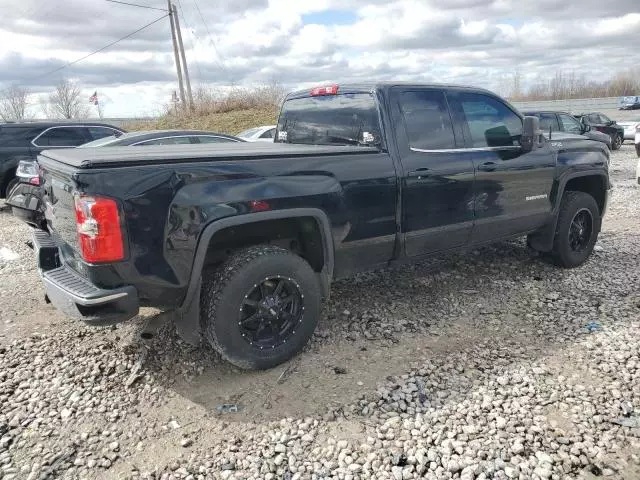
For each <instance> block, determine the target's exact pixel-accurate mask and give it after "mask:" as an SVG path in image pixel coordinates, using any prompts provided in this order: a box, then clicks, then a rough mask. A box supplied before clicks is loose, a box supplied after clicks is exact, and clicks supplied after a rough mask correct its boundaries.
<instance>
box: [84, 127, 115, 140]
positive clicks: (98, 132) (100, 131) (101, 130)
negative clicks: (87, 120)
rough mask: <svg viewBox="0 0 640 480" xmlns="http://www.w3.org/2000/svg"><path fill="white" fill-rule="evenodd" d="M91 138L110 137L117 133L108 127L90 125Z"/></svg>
mask: <svg viewBox="0 0 640 480" xmlns="http://www.w3.org/2000/svg"><path fill="white" fill-rule="evenodd" d="M88 129H89V135H91V140H99V139H101V138H104V137H110V136H112V135H113V134H115V133H117V132H116V131H115V130H113V129H111V128H107V127H88Z"/></svg>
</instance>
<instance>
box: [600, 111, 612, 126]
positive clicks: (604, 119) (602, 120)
mask: <svg viewBox="0 0 640 480" xmlns="http://www.w3.org/2000/svg"><path fill="white" fill-rule="evenodd" d="M598 116H599V117H600V123H602V124H607V123H610V122H611V119H610V118H609V117H607V116H606V115H605V114H604V113H600V114H599V115H598Z"/></svg>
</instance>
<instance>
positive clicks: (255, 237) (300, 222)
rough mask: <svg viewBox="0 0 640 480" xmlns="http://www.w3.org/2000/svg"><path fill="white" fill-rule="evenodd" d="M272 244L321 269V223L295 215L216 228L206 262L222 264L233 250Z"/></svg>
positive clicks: (317, 269)
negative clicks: (217, 229)
mask: <svg viewBox="0 0 640 480" xmlns="http://www.w3.org/2000/svg"><path fill="white" fill-rule="evenodd" d="M259 244H272V245H278V246H280V247H282V248H286V249H287V250H291V251H293V252H295V253H297V254H298V255H300V256H301V257H302V258H304V259H305V260H306V261H307V262H309V264H310V265H311V268H313V270H314V271H316V272H321V271H322V269H323V267H324V265H325V255H324V248H323V242H322V234H321V230H320V226H319V224H318V222H317V221H316V219H314V218H313V217H294V218H284V219H276V220H264V221H259V222H253V223H247V224H242V225H236V226H232V227H227V228H223V229H221V230H219V231H217V232H216V233H215V234H214V235H213V237H212V238H211V240H210V241H209V246H208V248H207V254H206V256H205V262H204V265H205V266H208V267H211V266H215V265H218V264H220V263H222V262H223V261H224V260H225V259H226V258H227V257H228V256H229V255H230V254H231V253H232V252H233V251H234V250H237V249H238V248H244V247H248V246H251V245H259Z"/></svg>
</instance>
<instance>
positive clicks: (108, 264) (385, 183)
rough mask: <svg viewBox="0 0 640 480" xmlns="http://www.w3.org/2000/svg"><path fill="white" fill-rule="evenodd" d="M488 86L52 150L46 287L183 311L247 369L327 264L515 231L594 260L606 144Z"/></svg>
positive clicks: (315, 286) (378, 88) (386, 91)
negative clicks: (556, 127)
mask: <svg viewBox="0 0 640 480" xmlns="http://www.w3.org/2000/svg"><path fill="white" fill-rule="evenodd" d="M538 122H539V120H538V118H536V117H522V116H521V114H520V113H518V111H517V110H516V109H515V108H513V107H512V106H511V105H509V103H507V102H506V101H504V100H502V99H501V98H499V97H497V96H496V95H494V94H492V93H491V92H488V91H485V90H480V89H475V88H466V87H455V86H441V85H417V84H401V83H380V84H370V85H339V86H338V85H329V86H326V87H318V88H314V89H311V90H306V91H300V92H296V93H293V94H290V95H289V96H288V97H287V98H286V100H285V101H284V103H283V106H282V110H281V114H280V118H279V121H278V127H277V132H276V138H275V143H274V144H255V143H253V144H252V143H241V144H221V145H217V146H215V147H211V146H198V145H190V146H182V145H169V146H153V147H148V148H145V149H132V148H127V147H113V148H109V149H73V150H71V149H69V150H56V151H53V150H52V151H46V152H43V153H42V154H41V155H40V157H39V159H38V161H39V163H40V165H41V167H42V179H41V180H42V184H43V188H44V190H45V202H44V203H45V205H46V211H45V217H46V220H47V228H46V230H34V233H35V234H34V245H35V249H36V251H37V259H38V264H39V268H40V271H41V274H42V277H43V280H44V283H45V286H46V292H47V297H48V299H49V300H50V301H51V302H52V303H53V304H54V305H56V306H57V307H58V308H60V309H62V310H64V311H65V312H68V313H69V314H70V315H74V316H75V317H78V318H80V319H83V320H85V321H86V322H88V323H90V324H95V325H105V324H108V323H113V322H121V321H125V320H128V319H130V318H132V317H133V316H135V315H136V314H137V313H138V308H139V307H140V306H153V307H157V308H160V309H163V310H166V311H172V312H175V322H176V328H177V330H178V332H179V333H180V334H181V335H183V336H184V338H188V339H193V338H194V337H196V338H197V337H198V336H199V335H200V334H202V335H203V336H204V337H205V338H206V339H207V340H208V341H209V342H210V344H211V345H212V346H213V347H215V348H216V349H217V350H218V351H219V352H220V353H221V354H222V356H223V357H224V358H226V359H227V360H228V361H230V362H232V363H234V364H235V365H238V366H240V367H242V368H247V369H262V368H269V367H272V366H274V365H277V364H279V363H281V362H283V361H285V360H287V359H288V358H290V357H291V356H293V355H294V354H296V353H297V352H299V351H300V349H301V348H302V347H303V346H304V344H305V343H306V342H307V341H308V339H309V338H310V336H311V335H312V332H313V331H314V329H315V326H316V323H317V321H318V318H319V316H320V307H321V303H322V300H323V299H324V298H326V297H327V296H328V295H329V290H330V285H331V282H332V280H335V279H339V278H344V277H348V276H350V275H352V274H354V273H356V272H360V271H363V270H369V269H375V268H379V267H385V266H388V265H393V264H398V263H401V262H415V261H418V260H420V259H421V258H424V257H425V256H427V255H433V254H439V253H442V252H447V251H452V250H460V249H464V248H466V247H469V246H475V245H480V244H484V243H487V242H494V241H496V240H501V239H507V238H512V237H518V236H524V235H527V236H528V241H529V245H530V246H531V247H532V248H534V249H536V250H538V251H540V252H548V253H549V254H550V255H551V256H552V257H553V258H554V259H555V261H556V262H557V264H558V265H560V266H563V267H576V266H579V265H581V264H582V263H583V262H585V261H586V260H587V258H588V257H589V255H590V254H591V252H592V249H593V246H594V243H595V242H596V239H597V236H598V233H599V231H600V225H601V219H602V216H603V215H604V213H605V209H606V205H607V198H608V193H609V189H610V183H609V176H608V155H609V153H608V149H607V147H606V146H605V145H604V144H602V143H599V142H593V141H591V140H588V139H584V140H579V141H576V140H571V141H568V142H567V143H566V144H565V143H563V140H553V141H551V142H549V141H547V140H545V138H544V136H543V135H542V134H541V132H540V131H539V129H538V125H539V124H538Z"/></svg>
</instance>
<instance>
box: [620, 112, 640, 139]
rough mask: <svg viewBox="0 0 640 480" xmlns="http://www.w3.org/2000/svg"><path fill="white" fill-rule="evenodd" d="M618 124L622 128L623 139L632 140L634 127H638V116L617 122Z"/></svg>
mask: <svg viewBox="0 0 640 480" xmlns="http://www.w3.org/2000/svg"><path fill="white" fill-rule="evenodd" d="M618 125H620V126H621V127H623V128H624V139H625V140H633V139H634V138H635V136H636V129H637V128H638V127H640V117H637V118H634V119H633V120H625V121H623V122H618Z"/></svg>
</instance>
